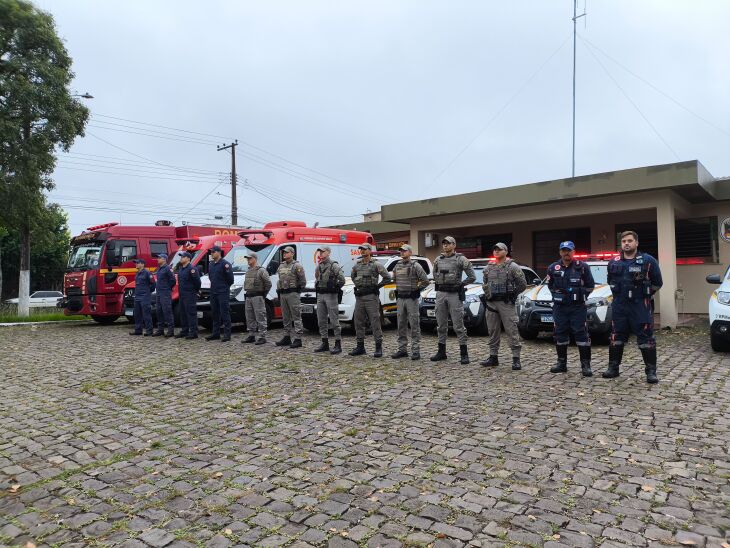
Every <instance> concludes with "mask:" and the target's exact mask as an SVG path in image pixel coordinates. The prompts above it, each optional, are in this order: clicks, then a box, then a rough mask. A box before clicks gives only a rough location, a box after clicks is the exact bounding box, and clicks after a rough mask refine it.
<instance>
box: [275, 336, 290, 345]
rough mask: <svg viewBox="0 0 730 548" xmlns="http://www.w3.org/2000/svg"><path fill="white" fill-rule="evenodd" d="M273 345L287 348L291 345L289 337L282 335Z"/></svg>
mask: <svg viewBox="0 0 730 548" xmlns="http://www.w3.org/2000/svg"><path fill="white" fill-rule="evenodd" d="M274 344H275V345H276V346H289V345H291V337H290V336H289V335H284V336H283V337H282V338H281V339H280V340H278V341H276V342H275V343H274Z"/></svg>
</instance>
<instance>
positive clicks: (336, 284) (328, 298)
mask: <svg viewBox="0 0 730 548" xmlns="http://www.w3.org/2000/svg"><path fill="white" fill-rule="evenodd" d="M317 252H318V253H319V263H318V264H317V268H315V269H314V280H315V281H314V289H315V291H316V292H317V323H318V324H319V336H320V337H322V344H320V345H319V346H318V347H317V348H315V349H314V351H315V352H328V351H329V353H330V354H339V353H340V352H342V328H341V327H340V311H339V303H340V299H341V296H340V292H341V291H342V286H343V285H345V274H344V273H343V272H342V268H341V267H340V265H339V264H338V263H337V261H333V260H332V259H330V254H331V253H332V248H330V246H328V245H323V246H322V247H320V248H319V249H317ZM328 321H329V326H328ZM329 327H332V331H333V332H334V336H335V345H334V347H333V348H332V350H330V345H329V339H328V338H327V333H328V330H329Z"/></svg>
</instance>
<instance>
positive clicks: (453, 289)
mask: <svg viewBox="0 0 730 548" xmlns="http://www.w3.org/2000/svg"><path fill="white" fill-rule="evenodd" d="M436 291H442V292H444V293H458V292H459V291H461V286H458V285H445V284H436Z"/></svg>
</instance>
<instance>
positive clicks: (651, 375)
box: [641, 347, 659, 384]
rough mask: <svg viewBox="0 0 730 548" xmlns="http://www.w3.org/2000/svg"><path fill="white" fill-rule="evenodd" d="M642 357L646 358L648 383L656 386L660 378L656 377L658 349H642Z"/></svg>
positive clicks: (645, 365) (645, 369)
mask: <svg viewBox="0 0 730 548" xmlns="http://www.w3.org/2000/svg"><path fill="white" fill-rule="evenodd" d="M641 355H642V357H643V358H644V372H645V373H646V382H648V383H649V384H656V383H658V382H659V377H657V376H656V347H655V348H642V349H641Z"/></svg>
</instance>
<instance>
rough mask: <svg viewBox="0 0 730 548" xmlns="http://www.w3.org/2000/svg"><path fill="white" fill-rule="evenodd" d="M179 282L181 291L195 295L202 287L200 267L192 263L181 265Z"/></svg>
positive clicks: (178, 274)
mask: <svg viewBox="0 0 730 548" xmlns="http://www.w3.org/2000/svg"><path fill="white" fill-rule="evenodd" d="M177 283H178V284H179V289H180V293H185V294H188V295H189V294H193V295H194V294H195V293H197V292H198V290H199V289H200V269H199V268H198V267H197V266H193V265H191V264H188V265H187V266H182V267H180V270H179V271H178V273H177Z"/></svg>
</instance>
